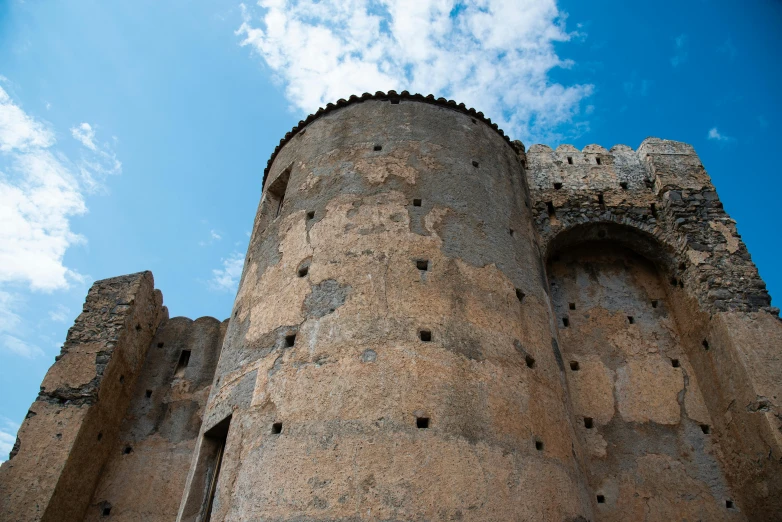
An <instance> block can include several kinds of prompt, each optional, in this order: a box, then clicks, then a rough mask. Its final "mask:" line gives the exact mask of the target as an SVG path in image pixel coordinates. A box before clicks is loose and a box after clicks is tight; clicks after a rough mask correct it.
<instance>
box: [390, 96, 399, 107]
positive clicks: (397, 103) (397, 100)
mask: <svg viewBox="0 0 782 522" xmlns="http://www.w3.org/2000/svg"><path fill="white" fill-rule="evenodd" d="M391 105H399V98H392V99H391Z"/></svg>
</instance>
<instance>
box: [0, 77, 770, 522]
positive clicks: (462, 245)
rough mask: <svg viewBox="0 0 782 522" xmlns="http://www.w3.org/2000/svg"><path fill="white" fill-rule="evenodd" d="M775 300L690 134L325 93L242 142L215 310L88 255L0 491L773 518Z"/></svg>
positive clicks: (267, 514)
mask: <svg viewBox="0 0 782 522" xmlns="http://www.w3.org/2000/svg"><path fill="white" fill-rule="evenodd" d="M777 315H778V310H777V309H774V308H771V306H770V298H769V296H768V293H767V292H766V290H765V285H764V284H763V282H762V280H761V279H760V277H759V275H758V273H757V269H756V268H755V266H754V265H753V264H752V262H751V258H750V256H749V253H748V252H747V249H746V247H745V245H744V244H743V242H742V241H741V238H740V236H739V235H738V233H737V230H736V226H735V222H734V221H733V220H731V219H730V217H729V216H728V215H727V214H726V213H725V212H724V210H723V208H722V205H721V203H720V202H719V198H718V197H717V194H716V191H715V190H714V187H713V185H712V184H711V181H710V179H709V177H708V175H707V174H706V171H705V169H704V168H703V166H702V165H701V162H700V160H699V159H698V157H697V155H696V154H695V152H694V150H692V147H690V146H689V145H686V144H683V143H679V142H671V141H665V140H658V139H654V138H650V139H647V140H645V141H644V143H642V144H641V146H640V147H639V149H638V150H632V149H630V148H629V147H626V146H621V145H619V146H615V147H613V148H612V149H611V150H610V151H609V150H606V149H604V148H602V147H600V146H596V145H590V146H588V147H586V148H585V149H584V150H583V151H578V150H577V149H575V148H573V147H571V146H567V145H563V146H560V147H558V148H557V149H556V150H552V149H551V148H549V147H547V146H545V145H533V146H531V147H530V148H529V150H525V148H524V146H523V145H522V144H521V143H520V142H511V141H510V140H508V138H507V137H506V136H504V134H503V133H502V131H500V130H499V129H498V128H497V126H496V125H495V124H492V123H491V122H490V121H489V120H487V119H486V118H485V117H484V116H483V115H482V114H481V113H477V112H475V111H474V110H472V109H467V108H465V107H464V106H463V105H457V104H456V103H454V102H449V101H446V100H442V99H440V100H435V99H434V98H433V97H426V98H425V97H422V96H418V95H409V94H407V93H402V94H401V95H398V94H396V93H394V92H390V93H388V94H384V93H378V94H376V95H368V94H367V95H364V96H362V97H360V98H357V97H352V98H351V99H350V100H340V102H338V103H337V104H336V105H331V104H329V106H328V107H326V108H325V109H322V110H321V111H319V112H318V113H317V114H315V115H313V116H310V117H309V118H307V120H305V121H302V122H300V123H299V125H298V126H297V127H296V128H294V130H293V131H292V132H291V133H288V134H287V135H286V136H285V137H284V138H283V140H282V141H281V143H280V146H279V147H277V149H276V150H275V151H274V154H273V155H272V158H271V160H270V161H269V165H268V166H267V168H266V171H265V172H264V192H263V195H262V198H261V202H260V205H259V208H258V213H257V215H256V220H255V223H254V227H253V233H252V237H251V241H250V246H249V248H248V252H247V257H246V261H245V266H244V271H243V275H242V279H241V282H240V285H239V290H238V294H237V297H236V301H235V303H234V308H233V310H232V312H231V316H230V321H229V320H226V321H223V322H222V323H220V322H219V321H217V320H215V319H212V318H201V319H198V320H196V321H191V320H189V319H186V318H173V319H168V314H167V311H166V309H165V307H163V306H162V296H161V294H160V292H159V291H156V290H154V285H153V283H152V278H151V274H149V273H141V274H135V275H132V276H124V277H122V278H115V279H110V280H105V281H99V282H97V283H95V285H94V286H93V289H92V290H91V291H90V294H89V295H88V297H87V302H86V303H85V311H84V313H83V314H82V315H81V316H80V317H79V319H77V322H76V325H75V326H74V328H72V329H71V331H70V332H69V335H68V339H67V340H66V344H65V346H64V348H63V353H62V355H61V356H60V358H59V360H58V361H57V362H56V363H55V365H54V366H53V367H52V369H51V370H50V372H49V374H47V377H46V379H45V380H44V386H43V388H42V392H41V395H40V396H39V398H38V400H37V401H36V402H35V403H34V404H33V406H32V407H31V413H30V414H28V418H27V419H26V420H25V422H24V424H23V426H22V428H21V429H20V433H19V442H18V444H17V448H15V450H14V454H13V458H12V459H11V460H9V461H8V462H7V463H5V464H3V466H2V467H0V513H2V515H0V519H2V520H44V519H45V520H60V519H70V520H82V519H84V520H104V519H105V520H160V521H163V520H173V519H177V520H182V521H206V520H212V521H215V520H248V519H253V520H256V519H257V520H311V521H315V520H323V521H325V520H482V521H483V520H605V521H608V520H628V519H642V518H645V519H650V520H671V519H688V520H697V519H703V520H778V519H782V500H780V499H782V473H780V471H782V464H781V463H782V430H781V429H780V428H781V427H782V421H780V418H781V417H780V397H782V389H781V388H782V384H780V383H781V382H782V379H780V376H782V322H780V321H779V319H778V317H777ZM98 437H99V438H100V440H97V439H98ZM42 462H45V463H46V466H45V468H41V466H40V464H41V463H42Z"/></svg>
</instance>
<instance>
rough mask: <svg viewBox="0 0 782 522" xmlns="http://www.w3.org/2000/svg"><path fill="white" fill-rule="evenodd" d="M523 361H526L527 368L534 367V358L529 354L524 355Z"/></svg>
mask: <svg viewBox="0 0 782 522" xmlns="http://www.w3.org/2000/svg"><path fill="white" fill-rule="evenodd" d="M524 362H525V363H527V368H534V367H535V358H534V357H532V356H531V355H529V354H527V355H525V356H524Z"/></svg>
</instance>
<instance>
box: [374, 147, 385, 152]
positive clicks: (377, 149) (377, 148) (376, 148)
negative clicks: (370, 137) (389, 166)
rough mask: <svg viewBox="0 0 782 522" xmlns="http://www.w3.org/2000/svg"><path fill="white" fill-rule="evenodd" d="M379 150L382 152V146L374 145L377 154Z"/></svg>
mask: <svg viewBox="0 0 782 522" xmlns="http://www.w3.org/2000/svg"><path fill="white" fill-rule="evenodd" d="M381 150H383V146H382V145H375V152H379V151H381Z"/></svg>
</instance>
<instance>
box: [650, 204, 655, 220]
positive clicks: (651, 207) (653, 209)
mask: <svg viewBox="0 0 782 522" xmlns="http://www.w3.org/2000/svg"><path fill="white" fill-rule="evenodd" d="M649 209H650V210H651V211H652V217H653V218H654V219H657V205H655V204H654V203H652V204H651V205H650V206H649Z"/></svg>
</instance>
